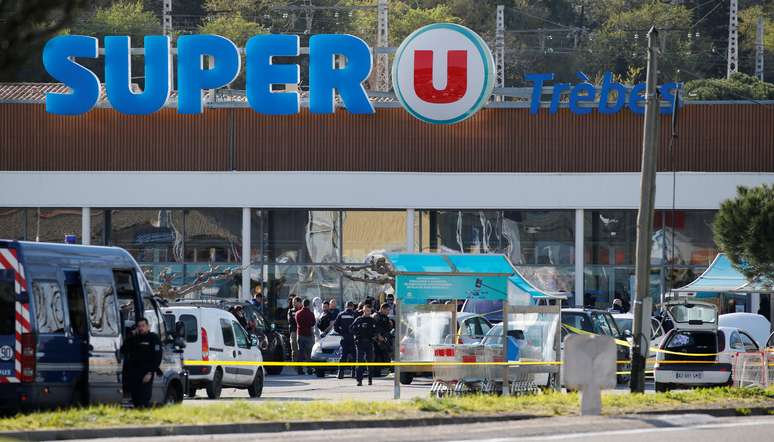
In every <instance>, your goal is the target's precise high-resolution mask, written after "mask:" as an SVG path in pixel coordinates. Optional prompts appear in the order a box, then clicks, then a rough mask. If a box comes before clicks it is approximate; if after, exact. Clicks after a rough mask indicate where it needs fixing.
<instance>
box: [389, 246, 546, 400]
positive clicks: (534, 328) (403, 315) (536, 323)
mask: <svg viewBox="0 0 774 442" xmlns="http://www.w3.org/2000/svg"><path fill="white" fill-rule="evenodd" d="M386 257H387V259H388V260H389V262H390V264H391V265H392V268H393V271H394V274H395V298H396V304H397V308H396V313H395V316H396V329H395V355H396V356H395V360H396V361H397V362H399V365H398V366H396V369H395V397H396V398H397V397H400V383H401V382H403V383H408V382H410V380H411V378H412V377H413V376H415V375H418V374H429V373H430V372H431V371H432V370H433V367H432V365H431V363H432V362H433V361H434V359H435V358H434V356H435V355H434V354H433V351H434V350H433V349H434V348H437V347H438V346H440V345H443V344H456V341H457V338H458V335H457V333H458V332H457V305H458V303H459V302H461V301H469V302H475V303H477V304H480V305H484V306H489V308H490V313H495V314H497V313H498V311H499V315H500V318H508V320H507V321H501V325H500V326H499V327H500V328H501V330H502V335H501V336H502V340H501V341H500V346H499V347H497V348H499V349H500V350H499V352H501V355H500V356H499V357H498V359H497V360H499V361H509V359H512V358H513V354H511V355H510V356H511V357H510V358H509V345H507V344H503V343H509V342H514V343H515V342H516V341H519V347H523V348H524V349H525V350H527V354H531V355H532V356H535V360H537V361H542V360H547V359H550V361H551V363H554V364H555V362H556V361H558V360H559V354H558V353H557V352H556V351H555V350H558V348H559V344H558V342H557V339H558V338H557V337H558V336H559V322H560V309H561V305H560V304H561V303H560V302H558V301H557V300H558V299H559V298H558V297H555V296H553V294H549V293H546V292H543V291H540V290H538V289H537V288H535V287H534V286H533V285H532V284H530V283H529V282H528V281H527V280H526V279H524V278H523V277H522V276H521V275H520V274H519V273H518V272H517V271H516V269H515V268H514V267H513V265H512V264H511V263H510V261H509V260H508V259H507V258H506V257H505V256H504V255H496V254H487V255H479V254H477V255H467V254H425V253H423V254H414V253H408V254H406V253H394V254H387V255H386ZM551 299H553V300H554V301H556V302H549V300H551ZM545 315H548V316H545ZM512 324H518V325H519V326H520V327H522V328H521V329H520V330H511V328H512V327H511V325H512ZM549 334H550V336H549ZM546 346H548V348H550V350H549V351H548V352H545V351H544V349H545V347H546ZM511 353H512V349H511ZM412 363H414V364H416V365H412ZM548 366H550V369H551V370H555V369H556V374H553V373H552V374H551V375H550V376H553V377H551V379H554V380H555V379H557V377H558V369H557V366H555V365H551V364H549V365H548ZM513 369H516V370H522V369H525V370H527V371H531V372H534V371H539V364H536V366H533V367H530V368H529V369H526V368H525V367H522V366H521V365H518V366H516V367H510V368H509V367H508V366H506V365H503V366H499V367H497V368H496V369H495V370H493V369H492V367H489V369H488V370H487V371H488V372H490V373H491V372H494V371H497V372H498V373H501V374H498V375H497V377H498V381H499V382H500V384H498V385H501V387H500V388H502V391H503V392H507V391H508V389H509V388H510V386H511V383H509V374H511V373H512V372H513ZM498 370H499V371H498ZM550 376H549V377H550ZM407 381H408V382H407ZM490 385H491V384H490ZM558 385H561V384H558Z"/></svg>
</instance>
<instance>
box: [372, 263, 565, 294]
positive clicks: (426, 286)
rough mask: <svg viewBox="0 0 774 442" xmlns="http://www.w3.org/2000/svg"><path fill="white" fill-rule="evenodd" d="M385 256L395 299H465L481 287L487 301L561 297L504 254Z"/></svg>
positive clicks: (477, 292) (478, 292)
mask: <svg viewBox="0 0 774 442" xmlns="http://www.w3.org/2000/svg"><path fill="white" fill-rule="evenodd" d="M386 257H387V259H388V260H389V261H390V262H391V263H392V266H393V268H394V270H395V275H396V276H397V278H396V290H397V291H398V297H399V298H403V299H406V298H405V297H408V298H409V299H412V298H413V301H414V302H424V301H425V300H428V299H465V298H468V297H471V296H470V295H471V293H475V296H476V297H478V296H480V295H482V293H483V292H482V291H480V290H478V289H481V287H483V288H484V289H487V288H488V289H491V291H490V293H489V296H488V298H489V299H497V298H500V299H504V298H506V297H508V298H509V299H510V298H518V297H520V296H519V294H521V295H522V296H523V295H524V294H526V295H529V297H531V298H554V297H560V298H563V297H564V295H561V294H559V293H549V292H546V291H543V290H540V289H539V288H537V287H535V286H534V285H533V284H532V283H531V282H529V281H528V280H527V279H526V278H524V276H522V275H521V274H520V273H519V272H518V271H517V270H516V269H515V268H514V267H513V265H512V264H511V262H510V261H509V260H508V259H507V258H506V257H505V255H497V254H484V255H481V254H476V255H471V254H435V253H388V254H386ZM455 277H457V278H455ZM418 278H419V279H418ZM474 287H476V289H475V290H474ZM401 292H403V293H401ZM481 299H483V298H481Z"/></svg>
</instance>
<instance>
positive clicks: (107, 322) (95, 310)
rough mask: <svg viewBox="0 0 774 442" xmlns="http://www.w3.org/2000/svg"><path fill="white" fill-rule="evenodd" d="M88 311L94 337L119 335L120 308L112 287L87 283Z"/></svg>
mask: <svg viewBox="0 0 774 442" xmlns="http://www.w3.org/2000/svg"><path fill="white" fill-rule="evenodd" d="M86 311H87V312H88V316H89V323H90V324H91V334H92V335H93V336H117V335H118V330H119V327H118V306H117V305H116V298H115V296H113V286H112V285H108V284H104V283H87V285H86Z"/></svg>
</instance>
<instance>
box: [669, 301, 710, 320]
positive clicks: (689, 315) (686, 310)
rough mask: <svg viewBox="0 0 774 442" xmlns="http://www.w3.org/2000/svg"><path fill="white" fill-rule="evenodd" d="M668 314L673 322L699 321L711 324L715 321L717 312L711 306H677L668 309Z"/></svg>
mask: <svg viewBox="0 0 774 442" xmlns="http://www.w3.org/2000/svg"><path fill="white" fill-rule="evenodd" d="M669 313H670V314H671V315H672V319H673V320H674V321H675V322H680V323H688V322H694V321H695V322H698V321H701V322H702V323H704V324H713V323H714V322H715V321H716V320H717V310H716V309H715V306H713V305H703V304H689V303H686V304H678V305H673V306H672V307H670V308H669Z"/></svg>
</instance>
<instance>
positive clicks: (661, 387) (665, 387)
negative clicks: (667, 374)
mask: <svg viewBox="0 0 774 442" xmlns="http://www.w3.org/2000/svg"><path fill="white" fill-rule="evenodd" d="M655 388H656V393H666V392H667V391H669V390H671V389H672V387H671V386H670V385H669V384H665V383H663V382H656V387H655Z"/></svg>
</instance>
